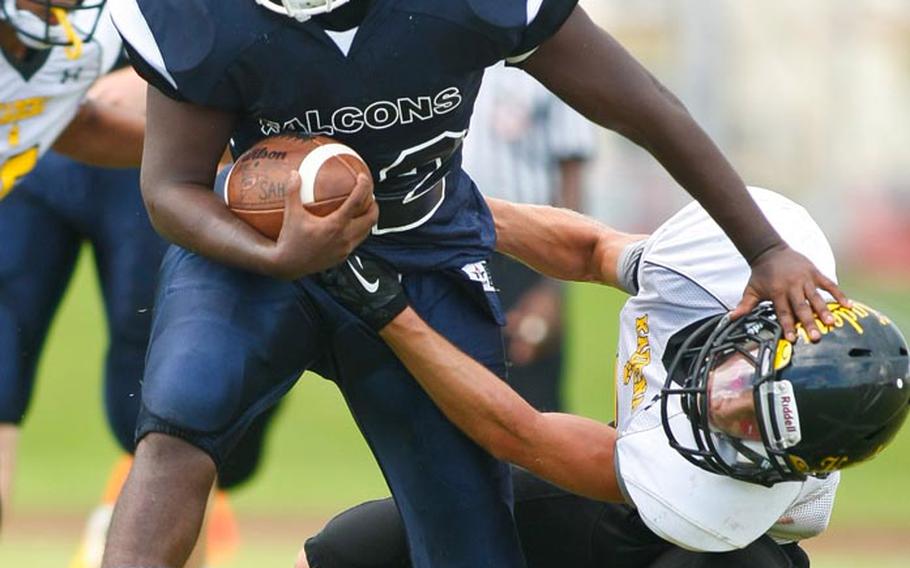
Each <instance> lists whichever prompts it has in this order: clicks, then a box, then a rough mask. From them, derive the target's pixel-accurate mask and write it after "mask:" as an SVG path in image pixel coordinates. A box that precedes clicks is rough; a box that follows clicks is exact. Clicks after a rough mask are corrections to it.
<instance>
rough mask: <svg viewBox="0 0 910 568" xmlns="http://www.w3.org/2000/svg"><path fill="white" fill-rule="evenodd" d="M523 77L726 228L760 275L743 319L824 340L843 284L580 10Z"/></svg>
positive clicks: (741, 309) (750, 288) (747, 295)
mask: <svg viewBox="0 0 910 568" xmlns="http://www.w3.org/2000/svg"><path fill="white" fill-rule="evenodd" d="M521 66H522V68H523V69H524V70H525V71H527V72H528V73H530V74H531V75H533V76H534V77H535V78H537V79H538V80H539V81H540V82H541V83H543V84H544V85H545V86H546V87H547V88H549V89H550V90H551V91H553V92H554V93H556V94H557V95H558V96H559V97H560V98H562V99H563V100H564V101H566V102H567V103H568V104H570V105H571V106H572V107H574V108H575V109H576V110H578V111H579V112H581V113H582V114H584V115H585V116H587V117H588V118H589V119H591V120H592V121H594V122H596V123H597V124H600V125H601V126H603V127H605V128H609V129H611V130H615V131H616V132H619V133H620V134H622V135H623V136H625V137H626V138H628V139H629V140H631V141H633V142H635V143H636V144H638V145H640V146H641V147H643V148H645V149H646V150H647V151H648V152H650V153H651V154H652V155H653V156H654V157H655V158H656V159H657V161H658V162H660V163H661V165H662V166H663V167H664V168H665V169H666V170H667V172H669V173H670V175H672V176H673V177H674V178H675V179H676V181H678V182H679V184H680V185H682V186H683V187H684V188H685V189H686V191H688V192H689V194H690V195H692V197H694V198H695V199H696V200H698V201H699V203H701V204H702V206H704V208H705V210H706V211H708V213H709V214H710V215H711V217H712V218H714V220H715V221H716V222H717V224H718V225H720V226H721V227H722V228H723V230H724V232H725V233H726V234H727V235H729V237H730V240H732V241H733V243H734V244H735V245H736V248H737V249H738V250H739V252H740V253H741V254H742V255H743V257H744V258H745V259H746V261H747V262H748V263H749V265H750V266H751V267H752V277H751V279H750V280H749V283H748V285H747V287H746V290H745V292H744V294H743V300H742V302H741V303H740V305H739V306H738V307H737V308H736V309H735V310H734V311H733V313H732V315H733V316H734V317H739V316H741V315H743V314H745V313H747V312H748V311H749V310H751V308H753V307H754V306H755V305H756V304H757V303H758V301H759V300H764V299H768V300H772V301H773V302H774V307H775V310H776V311H777V313H778V316H779V317H780V323H781V325H782V326H783V328H784V331H785V333H786V334H787V337H788V338H789V339H795V337H796V333H795V323H796V320H797V319H798V320H799V321H800V322H801V323H802V324H803V325H804V326H805V328H806V330H807V331H808V332H809V335H810V337H812V338H813V340H815V339H818V338H819V337H821V334H820V333H819V331H818V328H817V326H816V325H815V319H814V317H813V310H814V311H815V312H816V313H818V314H819V316H820V317H821V319H822V321H824V322H825V323H829V324H830V323H832V322H833V320H834V316H832V315H831V312H830V311H829V310H828V308H827V306H826V304H825V301H824V299H823V298H822V297H821V295H820V294H819V292H818V289H819V288H821V289H824V290H827V291H828V292H830V293H831V294H832V295H833V296H834V298H835V299H836V300H837V301H838V302H840V303H842V304H844V305H848V304H849V301H848V300H847V298H846V296H845V295H844V294H843V292H841V291H840V289H839V288H838V287H837V285H836V284H835V283H834V282H832V281H831V280H829V279H828V278H826V277H825V276H824V275H823V274H822V273H821V272H820V271H819V270H818V269H817V268H816V267H815V265H813V264H812V263H811V262H810V261H809V260H808V259H807V258H806V257H804V256H802V255H801V254H799V253H797V252H795V251H794V250H793V249H791V248H790V247H789V246H787V244H786V243H785V242H784V241H783V240H782V239H781V237H780V235H778V234H777V231H775V230H774V228H773V227H772V226H771V224H770V223H768V220H767V219H766V218H765V217H764V215H762V212H761V210H760V209H759V208H758V206H757V205H756V204H755V202H754V201H753V200H752V198H751V197H750V196H749V193H748V192H747V191H746V187H745V184H743V181H742V179H740V177H739V175H738V174H737V173H736V171H735V170H734V169H733V167H732V166H731V165H730V163H729V162H728V161H727V159H726V158H725V157H724V155H723V154H722V153H721V151H720V150H719V149H718V148H717V146H716V145H715V144H714V142H713V141H712V140H711V139H710V138H709V137H708V135H707V134H706V133H705V132H704V131H703V130H702V129H701V127H699V126H698V124H697V123H696V122H695V120H694V119H693V118H692V116H691V115H690V114H689V112H688V111H687V110H686V108H685V107H684V106H683V105H682V103H681V102H680V101H679V100H678V99H677V98H676V97H674V96H673V95H672V94H671V93H670V92H669V91H668V90H667V89H666V88H665V87H664V86H663V85H661V84H660V83H659V82H658V81H657V79H655V78H654V77H653V76H652V75H651V74H650V73H648V71H647V70H645V69H644V67H642V66H641V65H640V64H639V63H638V62H637V61H636V60H635V59H634V58H633V57H632V56H631V55H630V54H629V53H628V52H627V51H626V50H625V49H623V47H622V46H621V45H620V44H619V43H618V42H617V41H616V40H614V39H613V38H612V37H610V35H609V34H607V33H606V32H605V31H604V30H602V29H601V28H599V27H598V26H597V25H595V24H594V23H593V22H592V21H591V19H590V18H589V17H588V16H587V14H586V13H585V12H584V10H583V9H581V8H578V7H576V8H575V11H574V12H573V13H572V15H570V16H569V18H568V20H566V22H565V24H563V26H562V28H561V29H560V30H559V31H558V32H557V33H556V34H555V35H554V36H553V37H551V38H550V39H549V40H547V41H545V42H544V43H543V44H542V45H541V46H540V48H539V49H538V50H537V51H535V52H534V53H533V54H532V55H531V56H530V57H529V58H528V59H526V60H525V61H524V62H523V63H521Z"/></svg>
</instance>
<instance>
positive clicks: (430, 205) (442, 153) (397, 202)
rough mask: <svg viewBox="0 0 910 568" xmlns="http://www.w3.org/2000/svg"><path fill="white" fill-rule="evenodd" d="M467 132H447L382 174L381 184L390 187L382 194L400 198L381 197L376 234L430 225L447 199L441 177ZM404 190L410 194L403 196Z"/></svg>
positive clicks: (404, 155)
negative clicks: (429, 221)
mask: <svg viewBox="0 0 910 568" xmlns="http://www.w3.org/2000/svg"><path fill="white" fill-rule="evenodd" d="M467 133H468V131H467V130H462V131H459V132H443V133H442V134H440V135H439V136H436V137H435V138H433V139H431V140H427V141H426V142H424V143H423V144H418V145H416V146H412V147H411V148H408V149H406V150H403V151H402V152H401V153H400V154H399V155H398V158H396V159H395V161H394V162H392V163H391V164H390V165H388V166H386V167H384V168H382V169H381V170H380V171H379V183H380V184H382V185H385V186H386V187H387V189H386V191H383V192H381V193H385V194H389V193H392V194H396V196H395V197H388V198H385V199H383V198H382V197H380V196H377V200H378V201H379V222H378V223H377V225H376V226H375V227H373V234H374V235H381V234H383V233H399V232H402V231H408V230H410V229H413V228H415V227H419V226H420V225H422V224H424V223H426V222H427V221H428V220H429V219H430V217H432V216H433V214H434V213H436V210H437V209H439V206H440V205H442V202H443V201H444V200H445V197H446V179H445V176H442V177H441V178H440V177H438V174H439V173H440V170H441V169H442V168H443V166H444V165H446V163H447V162H448V161H449V160H450V159H451V157H452V155H453V154H454V153H455V152H456V150H458V148H459V147H460V146H461V143H462V141H463V140H464V137H465V135H467ZM399 188H401V189H400V190H399ZM404 189H407V190H408V191H407V193H405V194H404V195H401V191H403V190H404ZM396 190H398V191H396Z"/></svg>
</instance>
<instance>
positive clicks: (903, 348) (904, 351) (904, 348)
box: [901, 347, 907, 357]
mask: <svg viewBox="0 0 910 568" xmlns="http://www.w3.org/2000/svg"><path fill="white" fill-rule="evenodd" d="M901 355H903V356H904V357H906V356H907V348H906V347H901Z"/></svg>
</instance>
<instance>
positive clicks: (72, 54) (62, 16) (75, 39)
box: [51, 8, 82, 59]
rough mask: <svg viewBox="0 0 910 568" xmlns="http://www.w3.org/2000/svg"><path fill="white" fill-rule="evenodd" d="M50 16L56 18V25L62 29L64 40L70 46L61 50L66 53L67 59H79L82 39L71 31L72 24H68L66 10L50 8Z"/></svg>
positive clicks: (73, 30) (74, 31)
mask: <svg viewBox="0 0 910 568" xmlns="http://www.w3.org/2000/svg"><path fill="white" fill-rule="evenodd" d="M51 14H53V15H54V17H55V18H57V23H59V24H60V27H61V28H63V33H64V34H66V39H67V40H68V41H69V42H70V43H71V44H72V45H69V46H67V47H65V48H63V52H64V53H66V56H67V57H68V58H69V59H79V58H80V57H81V56H82V38H81V37H79V34H77V33H76V30H75V29H73V24H71V23H70V21H69V18H68V17H67V13H66V10H64V9H63V8H51Z"/></svg>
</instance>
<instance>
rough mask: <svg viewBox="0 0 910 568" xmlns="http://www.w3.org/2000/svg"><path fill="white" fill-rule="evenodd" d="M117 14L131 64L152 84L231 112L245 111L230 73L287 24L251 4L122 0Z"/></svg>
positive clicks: (116, 4)
mask: <svg viewBox="0 0 910 568" xmlns="http://www.w3.org/2000/svg"><path fill="white" fill-rule="evenodd" d="M111 15H112V17H113V20H114V25H115V26H116V27H117V30H118V31H119V32H120V35H121V36H122V37H123V40H124V44H125V47H126V50H127V53H128V54H129V57H130V61H131V63H132V64H133V66H134V67H135V68H136V70H137V71H138V72H139V73H140V74H141V75H142V76H143V77H144V78H145V79H146V80H147V81H148V82H149V83H150V84H151V85H153V86H155V87H156V88H158V89H159V90H161V91H162V92H164V93H165V94H167V95H168V96H171V97H173V98H175V99H178V100H183V101H189V102H193V103H196V104H199V105H203V106H209V107H215V108H222V109H225V110H239V109H241V108H242V104H241V101H240V90H239V89H237V88H233V87H234V86H233V85H232V84H231V80H230V79H231V78H230V73H229V70H230V69H231V68H232V66H234V65H235V63H236V62H237V60H238V58H239V57H240V56H241V55H242V53H243V52H244V50H246V49H247V48H248V47H249V46H251V45H252V44H254V43H256V42H257V41H260V40H262V39H263V38H266V37H267V36H268V34H269V32H270V31H271V30H272V29H274V28H275V27H277V26H278V25H280V22H281V20H278V19H276V18H270V17H269V14H268V12H267V11H265V10H261V9H259V8H258V7H257V6H256V5H255V3H254V2H252V1H249V0H248V1H239V2H238V1H232V2H224V1H223V0H117V1H116V2H111Z"/></svg>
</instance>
